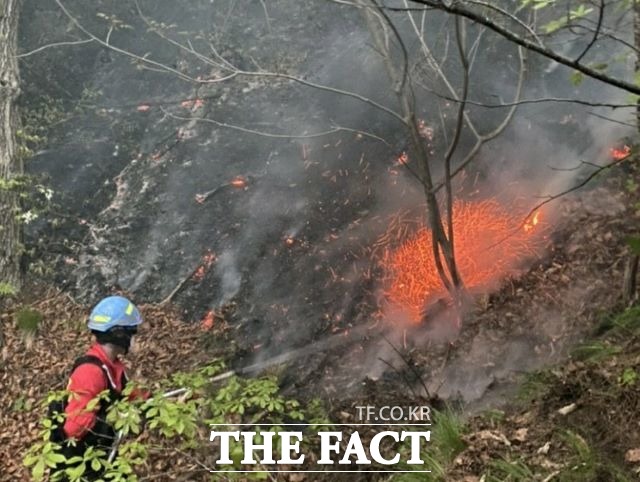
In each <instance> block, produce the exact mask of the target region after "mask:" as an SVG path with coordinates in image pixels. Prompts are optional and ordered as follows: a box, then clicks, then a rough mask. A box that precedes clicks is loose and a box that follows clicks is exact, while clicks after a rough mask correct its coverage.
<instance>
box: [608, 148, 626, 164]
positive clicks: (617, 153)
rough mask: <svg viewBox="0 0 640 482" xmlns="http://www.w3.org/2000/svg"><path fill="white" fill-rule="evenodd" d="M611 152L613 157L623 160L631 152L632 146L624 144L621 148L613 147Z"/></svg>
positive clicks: (615, 159)
mask: <svg viewBox="0 0 640 482" xmlns="http://www.w3.org/2000/svg"><path fill="white" fill-rule="evenodd" d="M610 152H611V157H612V158H613V160H614V161H621V160H622V159H624V158H625V157H627V156H628V155H629V154H631V148H630V147H629V146H624V147H622V148H620V149H618V148H616V147H612V148H611V149H610Z"/></svg>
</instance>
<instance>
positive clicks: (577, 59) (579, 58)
mask: <svg viewBox="0 0 640 482" xmlns="http://www.w3.org/2000/svg"><path fill="white" fill-rule="evenodd" d="M604 6H605V2H604V0H600V8H599V10H598V23H597V25H596V31H595V32H594V33H593V38H592V39H591V41H590V42H589V44H588V45H587V46H586V47H585V49H584V50H583V51H582V53H581V54H580V55H578V57H576V62H580V61H581V60H582V58H583V57H584V56H585V55H587V52H589V50H590V49H591V47H593V44H595V43H596V41H597V40H598V35H600V29H601V28H602V19H603V18H604Z"/></svg>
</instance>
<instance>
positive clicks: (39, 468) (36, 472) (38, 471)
mask: <svg viewBox="0 0 640 482" xmlns="http://www.w3.org/2000/svg"><path fill="white" fill-rule="evenodd" d="M45 467H46V466H45V463H44V459H40V460H38V463H37V464H36V465H35V467H34V468H33V470H32V471H31V476H32V477H33V478H34V480H42V479H43V477H44V469H45Z"/></svg>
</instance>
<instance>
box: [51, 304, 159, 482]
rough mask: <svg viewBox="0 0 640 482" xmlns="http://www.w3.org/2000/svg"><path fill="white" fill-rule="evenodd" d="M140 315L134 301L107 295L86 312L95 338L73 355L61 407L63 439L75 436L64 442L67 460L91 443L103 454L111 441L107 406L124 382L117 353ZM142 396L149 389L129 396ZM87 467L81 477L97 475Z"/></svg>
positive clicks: (118, 395) (123, 349) (121, 353)
mask: <svg viewBox="0 0 640 482" xmlns="http://www.w3.org/2000/svg"><path fill="white" fill-rule="evenodd" d="M141 323H142V316H141V315H140V311H139V310H138V308H136V306H135V305H134V304H133V303H131V301H129V300H128V299H126V298H124V297H122V296H109V297H107V298H104V299H103V300H102V301H100V302H99V303H98V304H97V305H96V306H95V307H94V308H93V311H92V312H91V315H90V316H89V323H88V328H89V329H90V330H91V332H92V333H93V335H94V336H95V339H96V342H95V343H94V344H93V345H92V346H91V347H90V348H89V350H87V352H86V354H85V355H84V356H83V357H80V358H78V359H77V360H76V362H75V364H74V366H73V369H72V372H71V376H70V380H69V384H68V386H67V390H68V391H69V392H70V395H69V399H68V401H67V404H66V406H65V407H64V412H65V415H66V417H65V422H64V425H63V426H62V431H63V433H62V438H63V439H65V440H69V439H74V440H75V446H73V444H66V443H65V444H63V446H64V455H65V456H66V458H67V460H68V459H69V458H71V457H73V456H75V455H79V456H82V455H83V454H84V453H85V450H86V448H87V447H90V446H94V447H97V448H100V449H102V450H104V451H105V452H106V453H107V454H108V453H109V451H110V450H111V447H112V445H113V443H114V440H115V437H116V433H115V431H114V429H113V427H111V426H110V425H109V424H108V423H107V421H106V415H107V411H108V409H109V406H110V405H111V404H112V403H113V402H114V401H116V400H118V399H120V398H122V391H123V389H124V387H125V385H126V383H127V377H126V375H125V366H124V363H123V362H122V360H121V357H122V356H124V355H126V354H127V353H128V352H129V349H130V347H131V341H132V338H133V336H134V335H135V334H136V332H137V329H138V326H139V325H140V324H141ZM105 390H108V391H109V397H108V398H107V399H106V400H101V401H100V402H99V403H98V404H97V405H96V406H95V408H94V409H93V410H88V409H87V405H88V404H89V402H90V401H91V400H94V399H96V398H97V397H98V395H99V394H100V393H102V392H104V391H105ZM136 397H141V398H147V397H148V394H146V393H140V392H135V393H134V392H132V394H131V395H130V398H131V399H133V398H136ZM89 471H90V468H88V469H87V472H86V473H85V475H84V477H86V478H87V479H89V480H90V479H91V478H93V477H92V476H96V477H98V476H99V473H100V471H91V472H94V473H92V474H91V473H89Z"/></svg>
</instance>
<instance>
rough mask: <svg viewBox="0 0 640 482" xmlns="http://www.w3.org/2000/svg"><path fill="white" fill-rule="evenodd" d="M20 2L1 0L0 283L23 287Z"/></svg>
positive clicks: (17, 0) (19, 0)
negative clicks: (18, 102) (18, 104)
mask: <svg viewBox="0 0 640 482" xmlns="http://www.w3.org/2000/svg"><path fill="white" fill-rule="evenodd" d="M20 3H21V0H0V283H8V284H10V285H11V286H13V287H14V288H16V289H17V288H19V287H20V281H21V280H20V252H21V248H20V246H21V244H20V223H19V221H18V218H17V214H18V207H19V206H18V195H17V193H16V189H15V187H16V184H17V180H18V179H19V177H20V176H21V175H22V173H23V165H22V160H21V159H20V157H19V156H18V153H17V149H16V128H17V124H18V116H17V112H16V98H17V97H18V94H19V91H20V89H19V75H18V61H17V58H16V51H17V41H18V35H17V34H18V15H19V10H20Z"/></svg>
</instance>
